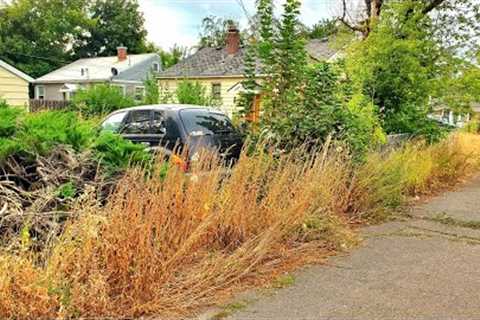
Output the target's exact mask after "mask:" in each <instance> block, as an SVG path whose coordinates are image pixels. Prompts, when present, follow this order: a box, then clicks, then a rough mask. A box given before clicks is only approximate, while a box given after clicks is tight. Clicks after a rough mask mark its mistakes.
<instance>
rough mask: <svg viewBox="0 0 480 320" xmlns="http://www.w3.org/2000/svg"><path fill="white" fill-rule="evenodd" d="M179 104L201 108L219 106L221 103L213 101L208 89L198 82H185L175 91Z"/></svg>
mask: <svg viewBox="0 0 480 320" xmlns="http://www.w3.org/2000/svg"><path fill="white" fill-rule="evenodd" d="M175 95H176V98H177V102H178V103H180V104H193V105H199V106H217V105H220V104H221V101H218V100H216V99H213V98H212V97H211V96H210V95H209V94H207V88H206V87H204V86H203V85H202V84H201V83H200V82H198V81H188V80H184V81H182V82H180V83H179V84H178V87H177V90H176V91H175Z"/></svg>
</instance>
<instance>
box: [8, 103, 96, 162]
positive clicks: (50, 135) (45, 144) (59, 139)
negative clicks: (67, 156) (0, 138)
mask: <svg viewBox="0 0 480 320" xmlns="http://www.w3.org/2000/svg"><path fill="white" fill-rule="evenodd" d="M17 131H18V132H17V134H16V139H17V140H18V141H20V142H21V143H22V144H24V145H25V146H26V147H27V148H28V149H29V150H31V151H34V152H37V153H39V154H46V153H47V152H49V151H50V150H51V149H52V148H53V147H54V146H55V145H59V144H64V145H70V146H72V148H73V149H74V150H76V151H81V150H83V149H85V148H87V147H88V146H89V144H90V143H91V141H92V139H93V138H94V137H95V128H94V126H93V125H92V124H91V123H90V122H88V121H84V120H80V119H79V117H78V116H77V115H76V114H75V113H74V112H64V111H46V112H40V113H31V114H28V115H26V116H25V117H24V119H23V121H22V123H21V125H20V127H19V129H18V130H17Z"/></svg>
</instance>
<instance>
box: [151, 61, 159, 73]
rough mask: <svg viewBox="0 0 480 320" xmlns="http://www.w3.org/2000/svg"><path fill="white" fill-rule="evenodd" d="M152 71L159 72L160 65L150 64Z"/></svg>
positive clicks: (156, 63)
mask: <svg viewBox="0 0 480 320" xmlns="http://www.w3.org/2000/svg"><path fill="white" fill-rule="evenodd" d="M152 70H153V71H154V72H160V63H158V62H154V63H152Z"/></svg>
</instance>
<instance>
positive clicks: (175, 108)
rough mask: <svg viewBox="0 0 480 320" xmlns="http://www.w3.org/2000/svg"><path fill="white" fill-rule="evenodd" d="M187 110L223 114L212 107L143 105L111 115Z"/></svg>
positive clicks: (120, 110)
mask: <svg viewBox="0 0 480 320" xmlns="http://www.w3.org/2000/svg"><path fill="white" fill-rule="evenodd" d="M185 109H203V110H205V111H209V112H213V113H220V114H223V113H222V112H221V111H219V110H216V109H213V108H212V107H207V106H198V105H190V104H151V105H143V106H136V107H130V108H124V109H119V110H116V111H115V112H112V113H111V114H114V113H118V112H123V111H133V110H159V111H180V110H185Z"/></svg>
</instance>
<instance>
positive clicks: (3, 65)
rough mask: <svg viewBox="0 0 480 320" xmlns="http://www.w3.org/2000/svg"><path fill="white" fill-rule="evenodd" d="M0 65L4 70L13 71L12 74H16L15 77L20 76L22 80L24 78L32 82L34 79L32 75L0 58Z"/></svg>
mask: <svg viewBox="0 0 480 320" xmlns="http://www.w3.org/2000/svg"><path fill="white" fill-rule="evenodd" d="M0 67H3V68H4V69H5V70H7V71H9V72H11V73H13V74H14V75H16V76H17V77H19V78H22V79H23V80H25V81H27V82H33V81H35V79H33V78H32V77H30V76H29V75H28V74H26V73H24V72H22V71H20V70H18V69H17V68H15V67H14V66H11V65H9V64H8V63H6V62H5V61H2V60H0Z"/></svg>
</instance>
